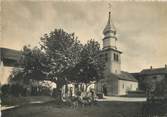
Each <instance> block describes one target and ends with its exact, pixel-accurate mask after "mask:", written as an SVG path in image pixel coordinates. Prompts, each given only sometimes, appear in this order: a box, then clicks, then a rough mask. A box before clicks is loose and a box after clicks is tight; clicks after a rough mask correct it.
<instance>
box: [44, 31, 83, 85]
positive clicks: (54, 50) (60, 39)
mask: <svg viewBox="0 0 167 117" xmlns="http://www.w3.org/2000/svg"><path fill="white" fill-rule="evenodd" d="M41 49H42V50H44V52H45V53H46V56H47V57H48V60H49V64H47V65H48V67H49V69H48V70H49V72H48V77H49V78H51V79H53V80H55V81H56V82H58V85H60V86H61V85H62V84H63V83H65V82H66V79H67V78H66V77H65V75H64V73H65V72H66V71H68V70H69V69H70V68H73V67H75V65H76V64H78V63H79V61H80V58H81V57H80V55H81V51H82V44H81V43H80V42H79V41H78V39H77V37H76V36H75V34H74V33H71V34H69V33H66V32H65V31H64V30H62V29H55V30H54V31H52V32H51V33H49V34H45V35H44V36H43V37H42V38H41Z"/></svg>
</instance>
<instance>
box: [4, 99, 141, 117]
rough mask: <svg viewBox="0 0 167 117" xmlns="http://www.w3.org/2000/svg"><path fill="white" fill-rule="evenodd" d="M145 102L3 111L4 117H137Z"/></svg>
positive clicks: (30, 106)
mask: <svg viewBox="0 0 167 117" xmlns="http://www.w3.org/2000/svg"><path fill="white" fill-rule="evenodd" d="M142 105H143V102H120V101H114V102H112V101H100V102H98V103H97V105H96V106H90V107H84V108H77V109H73V108H71V107H69V106H63V105H57V104H56V103H54V101H52V102H47V103H43V104H28V105H22V106H20V107H16V108H12V109H8V110H3V111H2V117H136V116H137V114H138V113H140V111H141V108H142Z"/></svg>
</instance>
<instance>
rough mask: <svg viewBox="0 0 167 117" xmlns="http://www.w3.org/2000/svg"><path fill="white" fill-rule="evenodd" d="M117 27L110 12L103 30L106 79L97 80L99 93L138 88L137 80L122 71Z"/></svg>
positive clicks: (114, 92)
mask: <svg viewBox="0 0 167 117" xmlns="http://www.w3.org/2000/svg"><path fill="white" fill-rule="evenodd" d="M116 33H117V32H116V29H115V26H114V25H113V23H112V20H111V12H109V17H108V22H107V25H106V26H105V28H104V30H103V34H104V38H103V53H102V55H103V56H104V58H105V71H104V77H105V78H104V79H102V80H100V81H99V82H97V85H96V91H97V93H103V94H104V95H108V96H119V95H126V94H127V93H128V91H136V90H137V89H138V82H137V80H136V79H135V78H134V77H133V76H132V75H131V74H130V73H128V72H124V71H121V54H122V52H121V51H120V50H119V49H118V48H117V45H116V44H117V43H116V42H117V41H118V39H117V37H116Z"/></svg>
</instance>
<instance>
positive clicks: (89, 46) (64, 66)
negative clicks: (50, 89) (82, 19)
mask: <svg viewBox="0 0 167 117" xmlns="http://www.w3.org/2000/svg"><path fill="white" fill-rule="evenodd" d="M100 53H101V49H100V44H99V43H98V42H97V41H94V40H90V41H88V42H87V43H86V44H85V45H83V44H81V43H80V41H78V39H77V37H76V36H75V34H74V33H71V34H69V33H67V32H65V31H64V30H62V29H55V30H54V31H52V32H50V33H49V34H45V35H44V36H43V37H41V42H40V48H37V47H35V48H32V49H31V48H30V47H28V46H24V47H23V51H22V56H21V59H20V63H21V64H20V66H21V68H23V70H22V72H19V73H18V72H17V73H14V76H17V77H18V79H19V77H23V78H25V79H26V80H27V79H35V80H44V79H48V80H51V81H54V82H56V83H57V85H58V87H61V86H62V85H63V84H65V83H67V81H75V82H85V83H88V82H90V81H94V80H98V79H101V78H103V69H104V61H103V60H104V59H103V58H102V57H101V56H100Z"/></svg>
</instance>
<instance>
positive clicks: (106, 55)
mask: <svg viewBox="0 0 167 117" xmlns="http://www.w3.org/2000/svg"><path fill="white" fill-rule="evenodd" d="M104 56H105V61H108V54H107V53H105V55H104Z"/></svg>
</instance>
